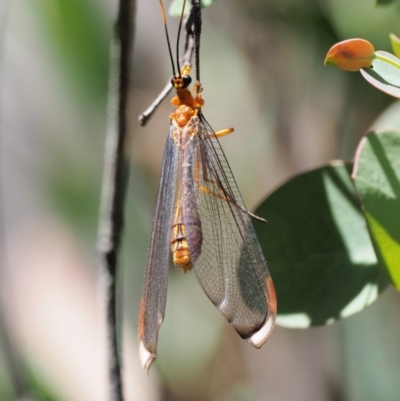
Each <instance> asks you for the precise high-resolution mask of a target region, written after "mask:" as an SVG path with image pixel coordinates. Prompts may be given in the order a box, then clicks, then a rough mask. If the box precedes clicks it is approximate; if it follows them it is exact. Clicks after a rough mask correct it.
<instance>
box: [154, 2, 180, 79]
mask: <svg viewBox="0 0 400 401" xmlns="http://www.w3.org/2000/svg"><path fill="white" fill-rule="evenodd" d="M158 3H159V4H160V8H161V15H162V19H163V23H164V28H165V36H166V38H167V44H168V52H169V57H170V59H171V64H172V73H173V74H174V77H175V76H176V71H175V64H174V57H173V56H172V50H171V43H170V41H169V34H168V27H167V17H166V15H165V9H164V4H163V2H162V0H158ZM184 3H186V0H185V2H184ZM183 8H185V6H183ZM181 23H182V19H181ZM180 26H181V24H180V25H179V28H180ZM178 39H179V36H178ZM178 74H179V76H180V75H181V72H180V69H179V62H178Z"/></svg>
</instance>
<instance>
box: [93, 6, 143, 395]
mask: <svg viewBox="0 0 400 401" xmlns="http://www.w3.org/2000/svg"><path fill="white" fill-rule="evenodd" d="M135 5H136V0H119V5H118V17H117V21H116V24H115V29H114V37H113V39H112V43H111V51H110V85H109V105H108V106H109V110H108V113H109V114H108V129H107V137H106V147H105V158H104V171H103V183H102V194H101V207H100V221H99V232H98V252H99V262H98V267H99V272H100V275H101V283H102V291H104V298H105V302H106V313H107V348H108V349H107V353H108V373H109V380H110V397H109V399H110V400H112V401H123V389H122V377H121V364H120V359H119V353H118V343H117V313H116V312H117V311H116V284H117V272H118V252H119V248H120V244H121V236H122V231H123V225H124V224H123V223H124V215H123V212H124V210H123V208H124V201H125V193H126V185H127V182H128V173H129V156H128V154H129V152H128V151H127V149H126V146H127V142H128V141H127V134H128V132H129V129H128V128H129V127H128V123H129V119H128V118H127V104H128V97H129V84H130V73H131V50H132V43H133V20H134V15H133V14H134V11H135Z"/></svg>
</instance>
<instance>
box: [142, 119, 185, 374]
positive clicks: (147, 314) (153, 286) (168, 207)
mask: <svg viewBox="0 0 400 401" xmlns="http://www.w3.org/2000/svg"><path fill="white" fill-rule="evenodd" d="M172 134H173V127H172V125H171V128H170V133H169V135H168V139H167V144H166V147H165V152H164V159H163V164H162V170H161V178H160V184H159V189H158V196H157V205H156V211H155V216H154V222H153V230H152V233H151V243H150V248H149V252H148V256H147V266H146V273H145V278H144V285H143V292H142V298H141V301H140V314H139V329H138V338H139V355H140V359H141V363H142V366H143V367H144V368H145V369H146V370H148V369H149V368H150V365H151V364H152V362H153V361H154V360H155V359H156V357H157V339H158V330H159V328H160V325H161V323H162V322H163V320H164V312H165V302H166V295H167V273H168V265H169V257H170V230H171V225H172V218H173V209H174V202H175V193H176V177H177V166H178V159H179V148H178V145H177V144H176V143H175V141H174V139H173V137H172Z"/></svg>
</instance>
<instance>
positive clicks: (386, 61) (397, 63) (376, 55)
mask: <svg viewBox="0 0 400 401" xmlns="http://www.w3.org/2000/svg"><path fill="white" fill-rule="evenodd" d="M375 58H376V59H378V60H381V61H383V62H385V63H388V64H390V65H392V66H393V67H396V68H397V69H399V70H400V63H399V62H397V61H395V60H392V59H391V58H389V57H386V56H383V55H382V54H379V53H375Z"/></svg>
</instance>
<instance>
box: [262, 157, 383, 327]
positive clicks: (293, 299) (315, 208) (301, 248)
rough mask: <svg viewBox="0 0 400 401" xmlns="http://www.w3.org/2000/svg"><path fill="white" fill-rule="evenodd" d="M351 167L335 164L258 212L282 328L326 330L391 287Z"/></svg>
mask: <svg viewBox="0 0 400 401" xmlns="http://www.w3.org/2000/svg"><path fill="white" fill-rule="evenodd" d="M350 170H351V166H350V165H346V164H344V163H343V162H333V163H331V164H330V165H328V166H325V167H322V168H319V169H317V170H313V171H310V172H308V173H305V174H302V175H300V176H298V177H295V178H293V179H291V180H290V181H289V182H287V183H286V184H284V185H282V186H281V187H280V188H278V189H277V190H276V191H275V192H274V193H272V194H271V195H270V196H269V197H268V198H267V199H266V200H265V201H264V202H263V203H262V204H261V205H260V206H259V207H258V209H257V210H256V214H257V215H260V216H262V217H264V218H265V219H267V221H268V224H261V223H257V222H256V223H255V226H256V231H257V234H258V238H259V240H260V243H261V247H262V248H263V251H264V254H265V256H266V258H267V261H268V264H269V267H270V270H271V275H272V279H273V281H274V284H275V287H276V292H277V297H278V319H277V323H278V324H280V325H282V326H287V327H299V328H302V327H308V326H310V325H323V324H329V323H332V322H333V321H334V320H337V319H340V318H344V317H347V316H350V315H352V314H353V313H356V312H358V311H360V310H362V309H363V308H365V307H366V306H367V305H369V304H371V303H372V302H373V301H375V300H376V299H377V297H378V295H379V293H380V292H381V291H382V290H383V288H385V287H386V285H387V280H386V277H385V275H384V273H383V272H381V270H380V269H379V268H378V266H377V259H376V256H375V253H374V250H373V246H372V243H371V239H370V237H369V235H368V231H367V227H366V223H365V219H364V217H363V214H362V212H361V209H360V205H359V202H358V198H357V196H356V192H355V188H354V185H353V182H352V181H351V178H350Z"/></svg>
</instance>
